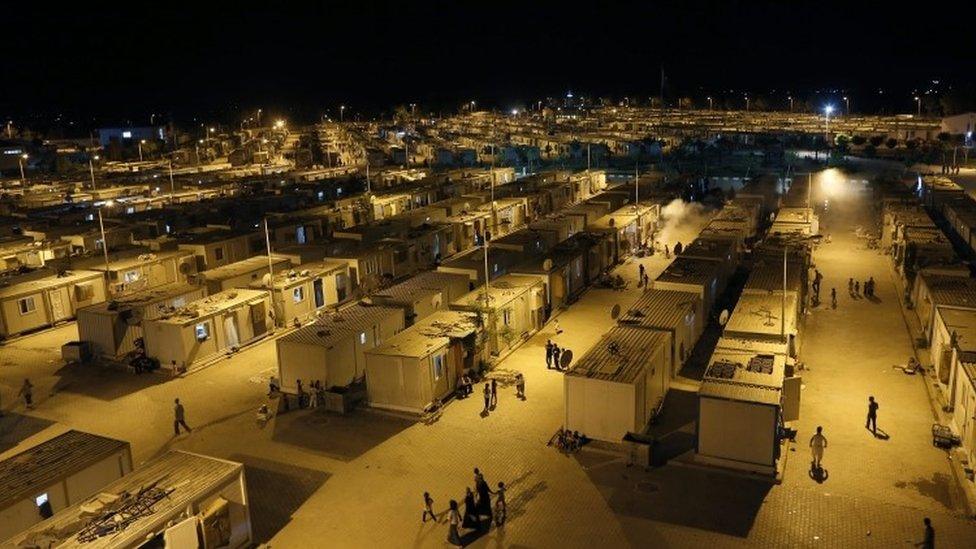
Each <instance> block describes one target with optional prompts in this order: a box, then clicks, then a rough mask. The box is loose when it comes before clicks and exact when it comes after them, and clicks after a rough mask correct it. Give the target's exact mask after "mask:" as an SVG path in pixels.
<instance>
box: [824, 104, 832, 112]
mask: <svg viewBox="0 0 976 549" xmlns="http://www.w3.org/2000/svg"><path fill="white" fill-rule="evenodd" d="M824 112H826V113H827V114H830V113H832V112H834V106H833V105H827V106H826V107H824Z"/></svg>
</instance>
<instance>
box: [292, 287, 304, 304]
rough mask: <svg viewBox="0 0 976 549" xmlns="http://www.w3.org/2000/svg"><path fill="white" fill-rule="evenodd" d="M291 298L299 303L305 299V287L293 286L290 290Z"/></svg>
mask: <svg viewBox="0 0 976 549" xmlns="http://www.w3.org/2000/svg"><path fill="white" fill-rule="evenodd" d="M292 299H294V300H295V303H301V302H302V301H305V288H303V287H301V286H299V287H297V288H295V289H294V290H293V291H292Z"/></svg>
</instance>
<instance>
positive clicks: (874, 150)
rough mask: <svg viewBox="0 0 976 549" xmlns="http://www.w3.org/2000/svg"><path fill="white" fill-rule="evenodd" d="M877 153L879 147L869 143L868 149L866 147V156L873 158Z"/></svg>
mask: <svg viewBox="0 0 976 549" xmlns="http://www.w3.org/2000/svg"><path fill="white" fill-rule="evenodd" d="M877 153H878V147H877V145H874V144H872V143H868V145H867V146H866V147H864V156H868V157H873V156H874V155H876V154H877Z"/></svg>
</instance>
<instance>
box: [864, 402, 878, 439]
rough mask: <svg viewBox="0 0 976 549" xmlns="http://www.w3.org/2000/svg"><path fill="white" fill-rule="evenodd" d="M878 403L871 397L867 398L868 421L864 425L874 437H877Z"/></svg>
mask: <svg viewBox="0 0 976 549" xmlns="http://www.w3.org/2000/svg"><path fill="white" fill-rule="evenodd" d="M878 408H879V406H878V402H877V401H876V400H874V397H873V396H869V397H868V421H867V423H865V424H864V428H865V429H871V433H873V434H874V436H878Z"/></svg>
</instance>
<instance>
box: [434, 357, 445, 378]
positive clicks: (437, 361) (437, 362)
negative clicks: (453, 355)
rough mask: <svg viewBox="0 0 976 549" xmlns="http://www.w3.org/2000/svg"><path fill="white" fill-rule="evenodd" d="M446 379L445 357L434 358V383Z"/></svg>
mask: <svg viewBox="0 0 976 549" xmlns="http://www.w3.org/2000/svg"><path fill="white" fill-rule="evenodd" d="M442 377H444V355H435V356H434V381H437V380H439V379H440V378H442Z"/></svg>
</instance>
